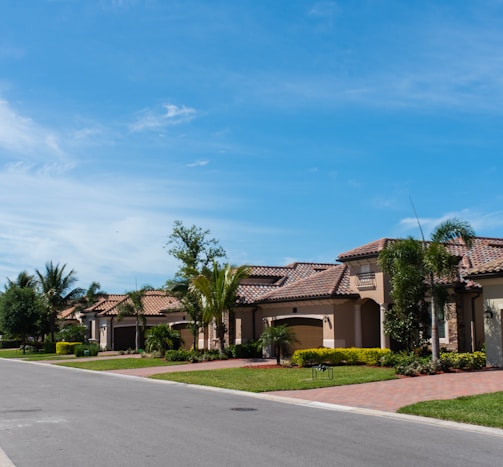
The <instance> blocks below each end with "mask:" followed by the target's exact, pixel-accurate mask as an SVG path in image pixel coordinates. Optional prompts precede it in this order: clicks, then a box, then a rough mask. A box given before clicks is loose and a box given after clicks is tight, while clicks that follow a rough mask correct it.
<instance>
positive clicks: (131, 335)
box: [114, 326, 145, 350]
mask: <svg viewBox="0 0 503 467" xmlns="http://www.w3.org/2000/svg"><path fill="white" fill-rule="evenodd" d="M135 339H136V328H135V326H127V327H123V328H114V350H128V349H134V348H135ZM144 342H145V339H144V338H143V333H142V331H141V329H140V348H143V345H144Z"/></svg>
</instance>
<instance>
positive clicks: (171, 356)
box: [164, 349, 227, 363]
mask: <svg viewBox="0 0 503 467" xmlns="http://www.w3.org/2000/svg"><path fill="white" fill-rule="evenodd" d="M164 358H165V359H166V360H167V361H168V362H191V363H196V362H207V361H211V360H222V359H226V358H227V356H226V355H221V354H220V352H219V351H218V350H205V351H204V352H199V351H197V350H185V349H178V350H166V354H165V355H164Z"/></svg>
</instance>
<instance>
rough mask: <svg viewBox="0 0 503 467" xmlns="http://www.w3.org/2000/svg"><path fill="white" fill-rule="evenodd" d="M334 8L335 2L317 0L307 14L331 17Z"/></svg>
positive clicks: (334, 10)
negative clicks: (319, 0) (318, 0)
mask: <svg viewBox="0 0 503 467" xmlns="http://www.w3.org/2000/svg"><path fill="white" fill-rule="evenodd" d="M336 8H337V4H336V3H335V2H318V3H315V4H314V5H313V6H312V7H311V9H310V10H309V12H308V14H309V16H315V17H323V18H326V17H331V16H333V15H334V14H335V12H336Z"/></svg>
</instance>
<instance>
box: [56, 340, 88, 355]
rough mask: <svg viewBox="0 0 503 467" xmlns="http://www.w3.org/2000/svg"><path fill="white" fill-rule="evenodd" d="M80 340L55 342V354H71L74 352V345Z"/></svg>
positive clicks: (78, 343)
mask: <svg viewBox="0 0 503 467" xmlns="http://www.w3.org/2000/svg"><path fill="white" fill-rule="evenodd" d="M80 344H82V342H56V354H57V355H72V354H74V353H75V346H76V345H80Z"/></svg>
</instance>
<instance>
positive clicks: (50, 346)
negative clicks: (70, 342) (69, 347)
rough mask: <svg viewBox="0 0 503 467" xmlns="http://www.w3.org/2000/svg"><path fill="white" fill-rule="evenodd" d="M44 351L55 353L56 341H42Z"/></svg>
mask: <svg viewBox="0 0 503 467" xmlns="http://www.w3.org/2000/svg"><path fill="white" fill-rule="evenodd" d="M44 353H56V342H44Z"/></svg>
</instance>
